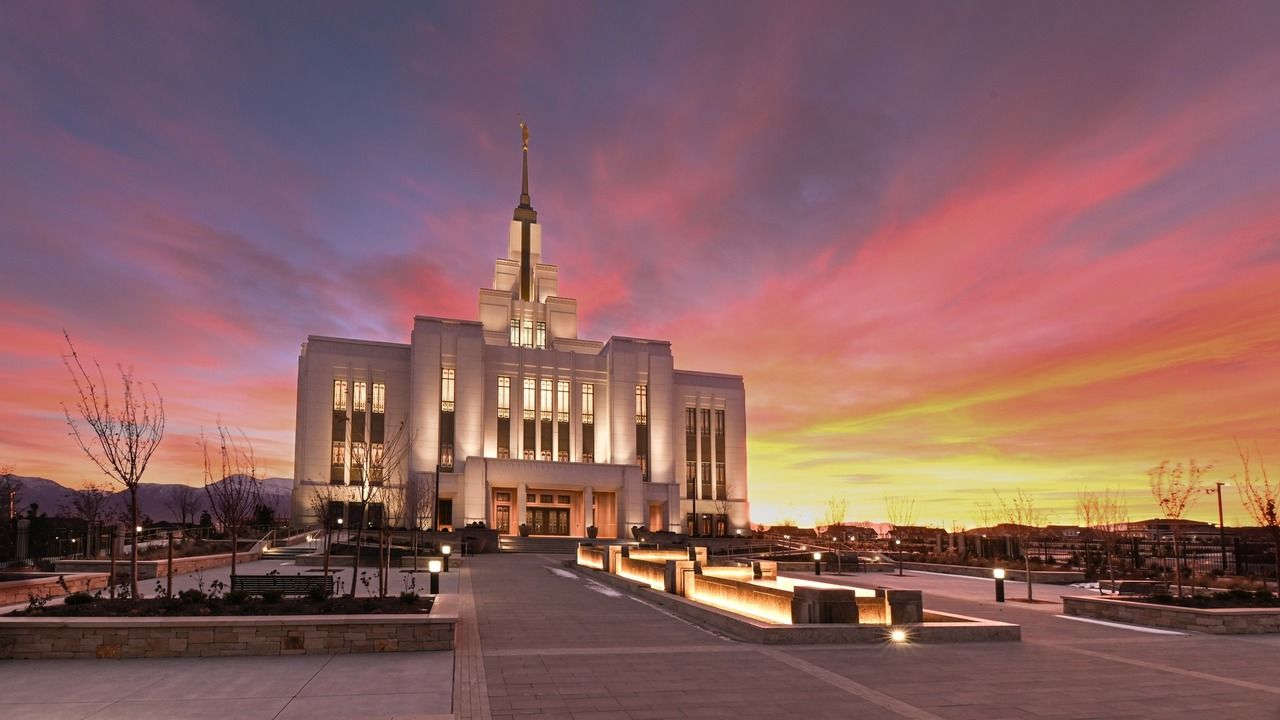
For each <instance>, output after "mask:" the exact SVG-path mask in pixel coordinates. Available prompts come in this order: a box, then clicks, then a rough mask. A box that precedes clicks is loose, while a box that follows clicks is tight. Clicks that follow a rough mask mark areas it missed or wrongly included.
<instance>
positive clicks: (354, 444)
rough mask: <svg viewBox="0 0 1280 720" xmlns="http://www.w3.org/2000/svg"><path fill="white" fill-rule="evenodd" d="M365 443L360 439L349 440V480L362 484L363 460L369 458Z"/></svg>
mask: <svg viewBox="0 0 1280 720" xmlns="http://www.w3.org/2000/svg"><path fill="white" fill-rule="evenodd" d="M367 452H368V451H367V449H366V447H365V444H364V443H363V442H360V441H356V440H352V441H351V482H352V483H359V484H364V481H365V474H364V470H365V462H366V461H367V460H368V459H369V457H368V454H367Z"/></svg>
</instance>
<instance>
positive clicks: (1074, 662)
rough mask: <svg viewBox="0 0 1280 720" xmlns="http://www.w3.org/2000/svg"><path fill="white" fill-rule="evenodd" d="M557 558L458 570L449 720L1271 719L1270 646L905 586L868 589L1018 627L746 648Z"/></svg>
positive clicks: (1274, 656)
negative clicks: (882, 642) (1015, 632)
mask: <svg viewBox="0 0 1280 720" xmlns="http://www.w3.org/2000/svg"><path fill="white" fill-rule="evenodd" d="M564 559H566V558H564V557H563V556H540V555H486V556H483V557H480V558H477V559H476V561H475V562H474V563H473V564H472V565H471V566H470V567H468V568H467V570H466V571H465V575H464V578H463V586H462V594H463V596H464V597H463V598H462V600H463V602H462V603H461V605H462V608H463V610H462V613H463V620H464V624H465V625H470V626H472V629H473V630H474V632H471V633H468V632H467V631H463V632H462V634H461V635H462V637H460V640H459V649H458V663H457V667H458V679H457V682H456V683H455V692H454V700H455V702H454V710H455V712H456V713H457V714H458V716H459V717H460V718H484V719H486V720H487V719H489V718H494V719H498V720H507V719H514V718H535V717H537V718H571V719H573V720H589V719H604V718H626V719H631V720H640V719H642V718H655V719H656V718H692V717H703V718H712V717H717V718H718V717H732V718H805V719H806V720H816V719H819V718H857V719H858V720H876V719H878V718H886V719H888V718H913V719H915V720H932V719H934V718H943V719H945V720H970V719H972V720H1001V719H1006V718H1028V719H1031V718H1107V719H1108V720H1124V719H1126V718H1130V719H1136V718H1161V719H1164V720H1180V719H1187V720H1190V719H1191V718H1195V720H1204V719H1205V718H1210V717H1213V718H1232V720H1252V719H1253V718H1258V719H1259V720H1275V719H1276V718H1278V717H1280V638H1277V637H1275V636H1260V637H1221V636H1208V635H1152V634H1147V633H1140V632H1135V631H1133V630H1129V629H1124V628H1114V627H1106V626H1100V625H1093V624H1088V623H1081V622H1073V621H1070V620H1066V619H1062V618H1060V617H1057V614H1058V613H1060V612H1061V606H1060V605H1059V606H1057V608H1056V612H1055V607H1054V606H1053V605H1041V606H1033V607H1028V606H1019V605H1018V604H1016V603H1009V604H1006V605H1003V606H996V605H995V604H994V603H991V602H986V601H983V600H980V599H978V597H977V595H979V594H982V593H985V592H986V590H985V589H983V588H982V587H981V586H965V585H961V584H955V583H953V581H951V580H948V579H943V580H933V579H927V578H922V577H917V578H916V579H915V580H914V581H913V579H912V578H911V577H906V578H895V579H894V580H892V581H889V580H887V579H883V584H886V585H888V584H893V585H894V586H898V587H910V586H911V585H912V583H913V582H915V583H917V584H929V585H930V586H931V587H935V588H943V587H946V588H954V591H948V590H939V591H938V594H937V597H936V598H935V601H934V602H930V601H929V598H930V597H931V596H930V595H929V591H928V590H926V604H929V605H931V606H933V607H937V608H938V609H942V610H952V611H955V612H961V613H964V614H968V615H976V616H984V617H993V618H998V619H1005V620H1010V621H1013V622H1018V623H1021V624H1023V627H1024V635H1023V636H1024V642H1022V643H970V644H960V645H918V646H905V647H904V646H892V647H890V646H883V647H879V646H856V647H831V646H822V647H813V646H811V647H776V646H775V647H767V646H757V645H747V644H742V643H738V642H734V641H732V640H728V639H726V638H723V637H720V636H717V635H715V634H712V633H709V632H707V631H705V630H702V629H701V628H698V627H695V626H694V625H691V624H689V623H688V622H685V621H684V620H682V619H679V618H676V617H673V616H671V615H669V614H667V613H665V612H664V611H662V610H659V609H657V608H655V607H653V606H650V605H648V604H646V603H644V602H642V601H640V600H637V599H634V598H632V597H629V596H625V595H621V594H618V593H617V592H616V591H613V590H611V589H609V588H606V587H604V586H602V585H599V584H597V583H594V582H592V581H591V580H590V577H589V576H587V575H580V574H577V573H569V572H567V571H565V570H564V568H563V567H562V566H561V562H562V561H563V560H564ZM824 579H825V578H824ZM850 580H851V581H852V582H857V583H860V584H868V583H870V584H872V585H874V584H876V582H877V578H874V577H871V578H868V577H858V578H850ZM926 581H927V582H926ZM947 583H952V584H949V585H948V584H947ZM975 587H976V588H977V591H975V590H974V589H973V588H975ZM468 595H469V598H468V597H467V596H468Z"/></svg>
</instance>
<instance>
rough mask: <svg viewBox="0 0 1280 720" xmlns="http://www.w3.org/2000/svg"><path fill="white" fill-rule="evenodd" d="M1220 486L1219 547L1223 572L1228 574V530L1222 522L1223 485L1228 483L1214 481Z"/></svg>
mask: <svg viewBox="0 0 1280 720" xmlns="http://www.w3.org/2000/svg"><path fill="white" fill-rule="evenodd" d="M1214 485H1217V486H1218V549H1219V550H1221V551H1222V574H1223V575H1226V574H1227V530H1226V528H1225V527H1223V522H1222V486H1223V485H1226V483H1221V482H1219V483H1214Z"/></svg>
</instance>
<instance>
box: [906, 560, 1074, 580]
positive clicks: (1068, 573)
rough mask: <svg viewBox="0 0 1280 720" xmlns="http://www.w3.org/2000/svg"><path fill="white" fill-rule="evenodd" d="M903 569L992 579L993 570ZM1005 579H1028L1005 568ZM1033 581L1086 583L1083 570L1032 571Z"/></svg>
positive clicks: (930, 565)
mask: <svg viewBox="0 0 1280 720" xmlns="http://www.w3.org/2000/svg"><path fill="white" fill-rule="evenodd" d="M896 567H897V563H885V567H884V569H885V570H892V569H894V568H896ZM902 567H903V568H904V569H907V570H926V571H928V572H936V573H945V574H947V575H965V576H968V577H982V578H990V577H991V568H983V567H969V566H967V565H939V564H937V563H922V562H904V563H902ZM1004 572H1005V579H1006V580H1015V581H1017V582H1025V581H1026V579H1027V571H1026V570H1017V569H1015V568H1005V569H1004ZM1031 581H1032V582H1033V583H1043V584H1045V585H1070V584H1071V583H1078V582H1084V572H1083V571H1081V570H1032V571H1031Z"/></svg>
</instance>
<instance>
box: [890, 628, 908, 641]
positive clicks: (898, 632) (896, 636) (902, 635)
mask: <svg viewBox="0 0 1280 720" xmlns="http://www.w3.org/2000/svg"><path fill="white" fill-rule="evenodd" d="M889 639H890V640H892V641H893V642H896V643H904V642H906V641H907V631H906V630H903V629H902V628H894V629H892V630H890V631H889Z"/></svg>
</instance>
